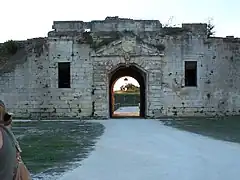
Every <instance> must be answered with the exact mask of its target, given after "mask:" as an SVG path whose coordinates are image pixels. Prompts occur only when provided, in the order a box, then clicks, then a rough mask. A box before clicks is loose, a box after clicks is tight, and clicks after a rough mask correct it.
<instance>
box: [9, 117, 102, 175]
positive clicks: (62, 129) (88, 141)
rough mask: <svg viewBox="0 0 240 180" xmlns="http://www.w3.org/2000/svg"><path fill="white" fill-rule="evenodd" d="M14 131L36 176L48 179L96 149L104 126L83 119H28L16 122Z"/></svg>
mask: <svg viewBox="0 0 240 180" xmlns="http://www.w3.org/2000/svg"><path fill="white" fill-rule="evenodd" d="M13 131H14V133H15V134H16V136H17V138H18V140H19V142H20V145H21V148H22V150H23V153H22V158H23V160H24V162H25V163H26V165H27V167H28V168H29V170H30V172H31V173H32V174H33V176H34V179H46V176H48V177H52V176H53V175H54V176H58V175H60V174H61V173H63V172H65V171H67V170H70V169H71V168H75V167H77V166H79V165H80V161H81V160H82V159H84V158H86V157H87V156H88V154H89V153H90V152H91V151H92V150H93V149H94V145H95V143H96V141H97V139H98V138H99V137H100V136H101V135H102V134H103V132H104V126H103V125H102V124H100V123H90V122H82V121H68V122H67V121H64V122H61V121H29V122H14V124H13ZM47 179H49V178H47ZM51 179H52V178H51Z"/></svg>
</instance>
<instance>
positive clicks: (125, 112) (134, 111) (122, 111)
mask: <svg viewBox="0 0 240 180" xmlns="http://www.w3.org/2000/svg"><path fill="white" fill-rule="evenodd" d="M113 116H127V117H129V116H139V107H138V106H129V107H120V108H118V109H117V110H116V111H114V113H113Z"/></svg>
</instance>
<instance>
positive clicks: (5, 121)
mask: <svg viewBox="0 0 240 180" xmlns="http://www.w3.org/2000/svg"><path fill="white" fill-rule="evenodd" d="M11 123H12V118H11V115H10V114H8V113H7V112H6V108H5V104H4V102H3V101H1V100H0V124H2V125H4V126H10V125H11Z"/></svg>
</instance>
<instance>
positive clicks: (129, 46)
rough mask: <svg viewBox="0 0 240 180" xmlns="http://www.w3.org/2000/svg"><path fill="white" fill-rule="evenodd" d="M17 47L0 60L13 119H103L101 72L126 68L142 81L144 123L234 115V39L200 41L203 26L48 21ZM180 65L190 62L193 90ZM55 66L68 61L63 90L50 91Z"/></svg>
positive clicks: (104, 75)
mask: <svg viewBox="0 0 240 180" xmlns="http://www.w3.org/2000/svg"><path fill="white" fill-rule="evenodd" d="M17 43H18V44H19V45H21V48H19V49H18V51H17V52H16V54H14V55H12V56H9V57H8V58H5V59H4V58H3V55H1V54H0V63H1V64H0V65H1V68H0V91H1V94H0V98H1V99H2V100H3V101H4V102H5V103H6V105H7V107H8V110H9V111H11V112H13V113H14V114H15V116H16V117H19V118H32V119H36V118H66V117H68V118H90V117H92V118H97V117H101V118H109V81H110V79H109V78H110V77H109V74H110V73H112V72H113V71H114V70H115V69H116V68H117V67H119V66H129V65H133V66H135V67H137V68H138V69H139V70H140V71H141V72H143V73H144V74H145V75H146V82H145V83H146V117H151V118H159V117H162V116H215V115H239V114H240V93H239V91H240V39H238V38H234V37H226V38H219V37H208V36H207V25H206V24H201V23H199V24H182V27H178V28H174V27H168V28H166V27H162V25H161V23H160V22H159V21H155V20H133V19H126V18H119V17H107V18H106V19H105V20H102V21H100V20H98V21H91V22H83V21H55V22H54V24H53V31H50V32H49V33H48V37H46V38H36V39H29V40H26V41H21V42H17ZM2 46H3V45H2V44H1V45H0V48H2ZM185 61H196V62H197V86H196V87H186V86H185V84H184V83H185V81H184V77H185V66H184V62H185ZM59 62H70V63H71V88H58V63H59Z"/></svg>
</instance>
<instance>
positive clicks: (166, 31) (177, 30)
mask: <svg viewBox="0 0 240 180" xmlns="http://www.w3.org/2000/svg"><path fill="white" fill-rule="evenodd" d="M188 31H189V30H188V29H185V28H182V27H163V28H162V34H161V36H177V35H181V34H183V33H185V32H188Z"/></svg>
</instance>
